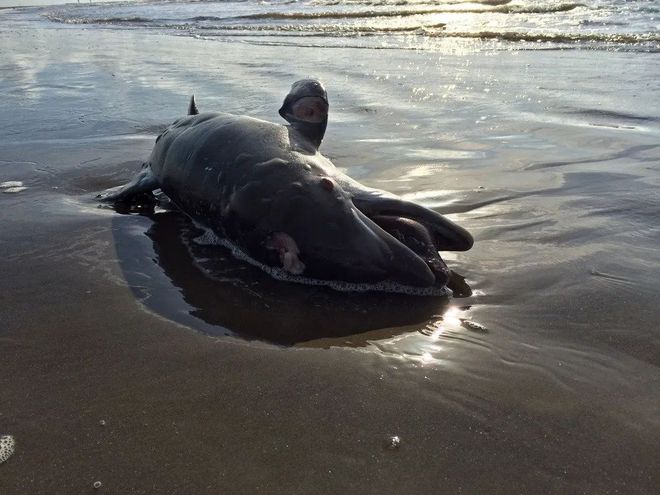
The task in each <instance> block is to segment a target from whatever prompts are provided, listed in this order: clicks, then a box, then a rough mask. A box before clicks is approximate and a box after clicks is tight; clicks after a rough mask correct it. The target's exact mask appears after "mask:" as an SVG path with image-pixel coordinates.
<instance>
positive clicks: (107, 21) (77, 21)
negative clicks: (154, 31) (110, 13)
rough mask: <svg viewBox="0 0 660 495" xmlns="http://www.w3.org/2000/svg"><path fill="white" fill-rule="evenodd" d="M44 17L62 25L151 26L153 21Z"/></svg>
mask: <svg viewBox="0 0 660 495" xmlns="http://www.w3.org/2000/svg"><path fill="white" fill-rule="evenodd" d="M46 17H47V18H48V19H49V20H51V21H53V22H59V23H62V24H152V23H153V22H154V21H153V19H147V18H146V17H138V16H127V17H64V16H62V15H60V14H46Z"/></svg>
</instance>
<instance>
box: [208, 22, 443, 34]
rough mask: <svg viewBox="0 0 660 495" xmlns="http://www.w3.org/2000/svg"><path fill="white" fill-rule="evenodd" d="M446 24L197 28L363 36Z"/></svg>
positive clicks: (287, 25)
mask: <svg viewBox="0 0 660 495" xmlns="http://www.w3.org/2000/svg"><path fill="white" fill-rule="evenodd" d="M445 27H446V24H445V23H443V22H439V23H435V24H417V25H412V26H391V27H387V26H382V27H376V26H337V25H334V24H317V25H308V24H280V25H277V26H272V25H263V26H262V25H254V24H247V25H235V26H221V27H218V26H208V27H207V26H198V27H196V29H199V30H214V31H222V32H232V31H245V32H247V33H254V32H262V31H265V32H268V33H272V34H277V35H279V36H284V35H285V34H284V33H294V35H309V34H311V35H318V36H346V37H350V36H363V35H376V34H396V33H410V32H419V33H424V34H426V33H429V32H431V31H432V30H437V29H444V28H445Z"/></svg>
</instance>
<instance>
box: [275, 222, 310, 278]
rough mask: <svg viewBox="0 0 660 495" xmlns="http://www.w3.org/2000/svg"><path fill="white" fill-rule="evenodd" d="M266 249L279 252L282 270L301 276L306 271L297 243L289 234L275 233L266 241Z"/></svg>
mask: <svg viewBox="0 0 660 495" xmlns="http://www.w3.org/2000/svg"><path fill="white" fill-rule="evenodd" d="M266 248H268V249H272V250H274V251H277V252H278V254H279V255H280V262H281V263H282V268H284V269H285V270H286V271H287V272H289V273H292V274H294V275H300V274H301V273H302V272H304V271H305V264H304V263H303V262H302V261H300V258H298V255H299V254H300V250H299V249H298V245H297V244H296V241H295V240H293V237H291V236H290V235H289V234H285V233H284V232H275V233H274V234H272V235H271V236H270V238H269V239H268V241H266Z"/></svg>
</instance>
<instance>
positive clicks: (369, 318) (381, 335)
mask: <svg viewBox="0 0 660 495" xmlns="http://www.w3.org/2000/svg"><path fill="white" fill-rule="evenodd" d="M124 213H128V212H124ZM145 222H146V223H145ZM114 223H115V228H114V229H113V230H114V232H115V238H116V246H117V253H118V256H119V260H120V263H121V266H122V270H123V272H124V276H125V278H126V280H127V281H128V284H129V286H130V287H131V288H132V290H133V291H134V293H135V294H136V296H137V297H138V299H140V300H141V301H142V302H143V303H144V304H145V305H146V306H147V307H148V308H149V309H151V310H152V311H155V312H156V313H158V314H161V315H163V316H165V317H167V318H170V319H173V320H175V321H179V322H181V323H183V324H185V325H187V326H192V327H193V328H196V329H198V330H201V331H204V332H206V333H210V334H213V335H235V336H240V337H242V338H246V339H249V340H252V339H258V340H264V341H268V342H272V343H276V344H280V345H294V344H300V343H307V344H309V345H314V346H321V347H329V346H337V345H340V346H364V345H367V344H368V343H369V341H372V340H382V339H387V338H391V337H394V336H397V335H400V334H403V333H407V332H417V331H419V330H421V329H424V328H425V325H426V324H427V323H428V322H429V321H431V320H437V319H438V318H441V315H442V313H443V312H444V311H445V310H446V309H447V303H448V298H447V297H438V296H433V297H430V296H429V297H421V296H410V295H403V294H391V293H384V292H365V293H356V292H339V291H335V290H332V289H330V288H327V287H322V286H307V285H299V284H294V283H285V282H280V281H277V280H274V279H273V278H271V277H270V276H269V275H268V274H266V273H264V272H263V271H262V270H260V269H258V268H255V267H252V266H250V265H248V264H246V263H244V262H241V261H238V260H236V259H234V258H233V256H232V255H231V253H230V252H229V250H228V249H226V248H224V247H222V246H218V245H208V244H201V243H200V242H199V241H198V240H197V238H199V237H200V236H201V234H202V233H203V231H201V230H200V229H198V228H197V227H195V225H194V224H193V223H192V222H191V221H190V220H189V219H188V218H187V217H186V216H185V215H183V214H181V213H179V212H177V211H158V212H155V213H154V212H152V211H142V212H141V213H140V215H139V216H136V215H120V216H117V217H116V218H115V220H114ZM145 234H146V236H145ZM147 238H148V239H147ZM148 240H150V241H151V242H150V243H149V242H145V241H148ZM452 288H453V290H454V291H455V294H456V295H458V296H461V295H469V294H470V289H469V286H468V285H467V284H466V283H465V281H464V279H463V278H462V277H460V276H459V275H454V277H453V283H452Z"/></svg>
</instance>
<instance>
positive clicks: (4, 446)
mask: <svg viewBox="0 0 660 495" xmlns="http://www.w3.org/2000/svg"><path fill="white" fill-rule="evenodd" d="M14 447H16V441H15V440H14V437H12V436H11V435H2V436H0V464H2V463H3V462H5V461H6V460H7V459H9V458H10V457H11V456H12V454H13V453H14Z"/></svg>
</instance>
